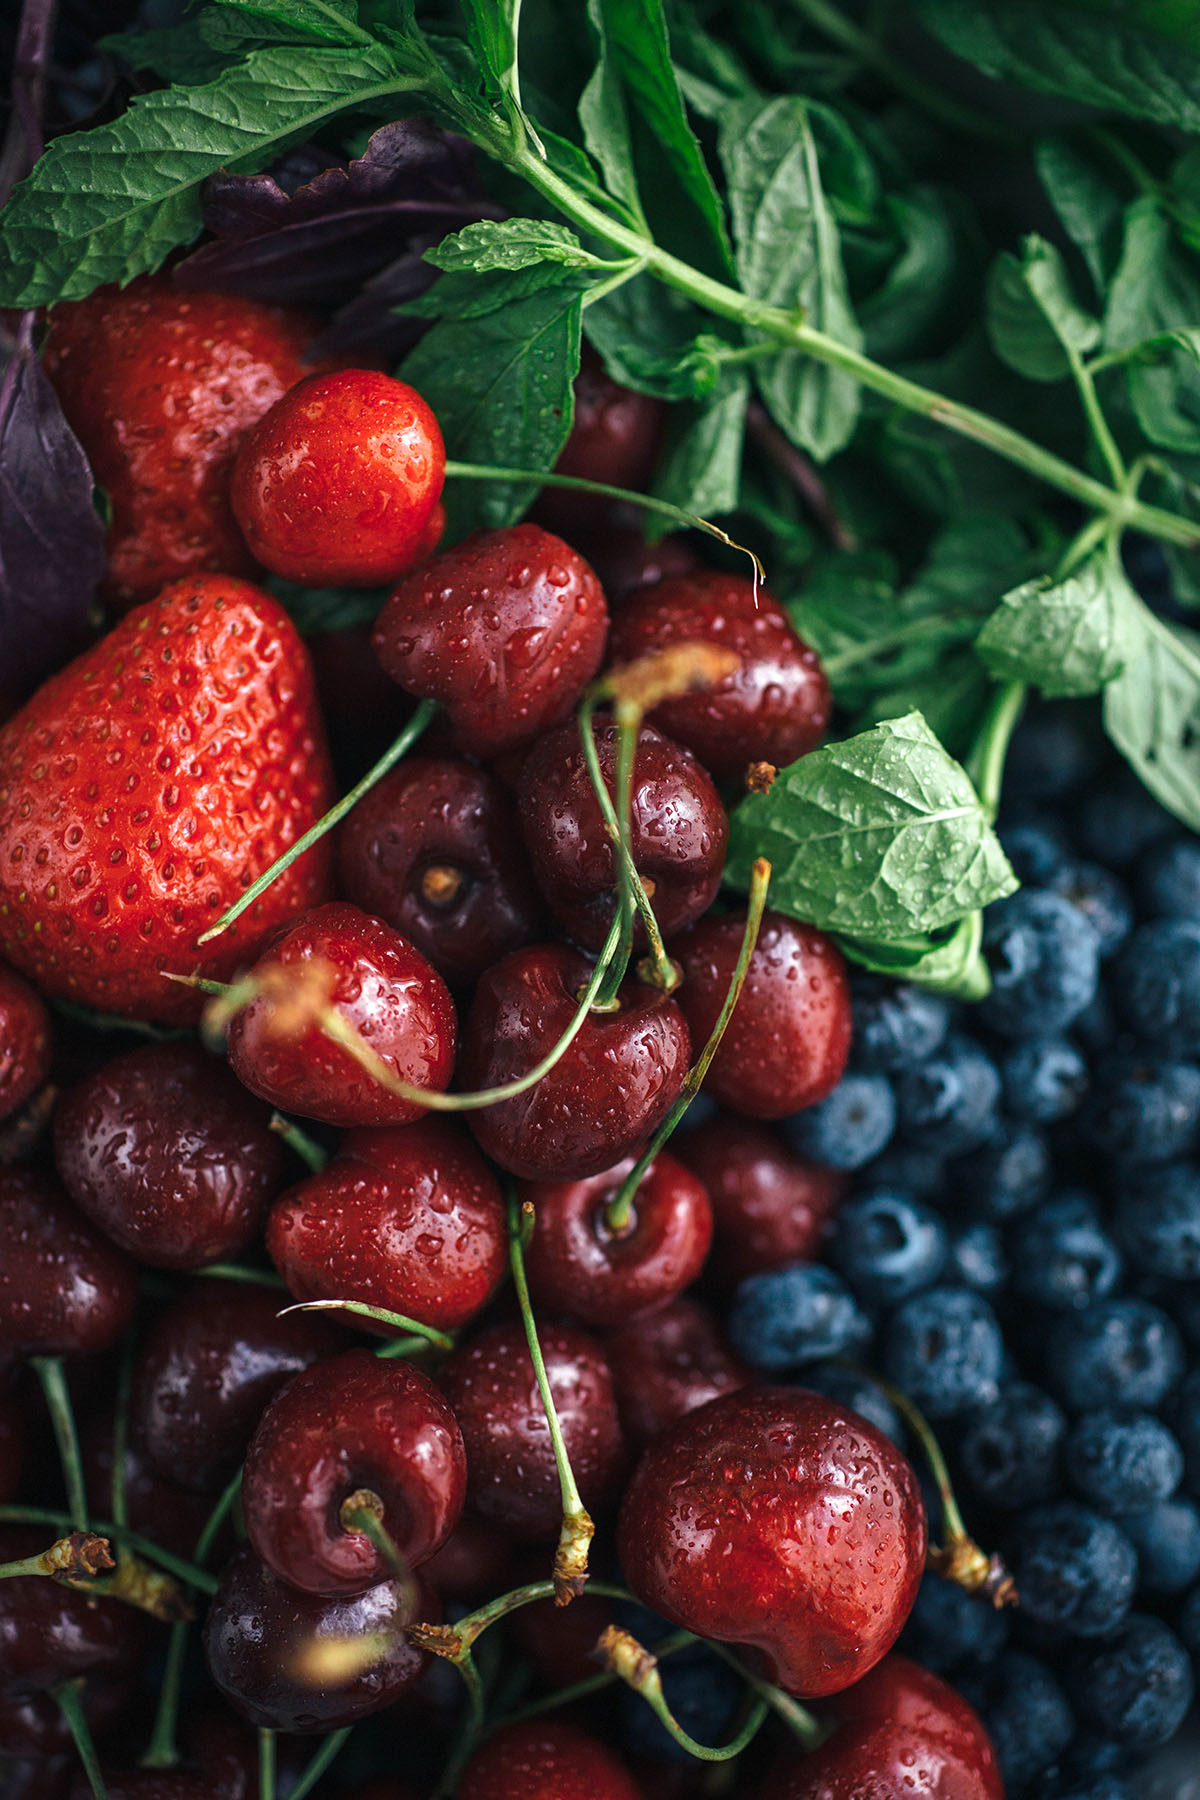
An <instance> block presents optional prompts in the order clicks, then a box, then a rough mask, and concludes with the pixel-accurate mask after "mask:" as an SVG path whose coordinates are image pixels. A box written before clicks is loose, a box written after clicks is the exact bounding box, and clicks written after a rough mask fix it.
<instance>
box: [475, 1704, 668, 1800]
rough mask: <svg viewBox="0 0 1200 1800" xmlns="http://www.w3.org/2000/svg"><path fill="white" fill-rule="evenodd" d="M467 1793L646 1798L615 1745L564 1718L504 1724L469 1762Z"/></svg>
mask: <svg viewBox="0 0 1200 1800" xmlns="http://www.w3.org/2000/svg"><path fill="white" fill-rule="evenodd" d="M462 1792H463V1794H464V1795H469V1796H470V1800H642V1790H641V1789H640V1788H639V1787H638V1786H637V1785H636V1783H635V1782H634V1779H633V1777H632V1775H630V1774H628V1772H627V1771H626V1770H625V1769H624V1767H623V1766H622V1765H621V1764H620V1763H619V1762H618V1761H617V1759H616V1757H615V1756H614V1755H613V1754H612V1752H611V1750H606V1749H605V1747H604V1745H603V1744H602V1743H601V1742H600V1741H599V1739H598V1738H594V1737H592V1736H591V1735H590V1734H589V1733H588V1732H586V1731H580V1729H579V1727H578V1726H577V1725H568V1724H567V1723H566V1722H565V1720H562V1719H529V1720H527V1721H526V1722H525V1723H524V1724H519V1725H505V1726H503V1727H502V1728H501V1729H500V1730H499V1731H497V1732H495V1733H494V1734H493V1735H492V1736H491V1737H490V1738H489V1739H488V1741H487V1743H486V1744H485V1745H484V1746H483V1748H482V1750H477V1751H476V1752H475V1755H474V1756H473V1757H472V1758H471V1760H470V1762H469V1763H468V1764H467V1766H466V1769H465V1770H464V1771H463V1778H462Z"/></svg>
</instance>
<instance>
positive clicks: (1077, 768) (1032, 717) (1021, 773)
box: [1004, 701, 1098, 801]
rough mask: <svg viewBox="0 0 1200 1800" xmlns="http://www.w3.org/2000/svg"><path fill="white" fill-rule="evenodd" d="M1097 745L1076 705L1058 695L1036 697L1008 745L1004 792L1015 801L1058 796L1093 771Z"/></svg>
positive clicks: (1055, 797)
mask: <svg viewBox="0 0 1200 1800" xmlns="http://www.w3.org/2000/svg"><path fill="white" fill-rule="evenodd" d="M1097 748H1098V746H1097V741H1096V736H1095V733H1094V732H1091V731H1089V730H1087V729H1086V727H1085V726H1084V724H1083V721H1082V719H1081V717H1080V708H1078V707H1077V706H1074V705H1064V704H1063V703H1062V702H1061V701H1059V702H1054V701H1050V702H1046V701H1035V702H1033V703H1032V704H1031V705H1030V706H1029V708H1028V710H1027V711H1026V713H1025V717H1024V718H1023V719H1022V720H1021V724H1020V727H1019V729H1018V730H1017V731H1016V732H1014V734H1013V740H1012V743H1011V745H1010V746H1009V751H1008V759H1007V761H1006V763H1005V765H1004V787H1005V792H1006V793H1007V794H1008V795H1009V796H1010V797H1011V798H1013V799H1016V800H1018V801H1027V800H1030V801H1031V800H1057V799H1060V798H1061V797H1062V796H1064V795H1066V794H1070V793H1072V792H1073V791H1074V790H1075V789H1077V788H1080V787H1082V786H1083V784H1084V783H1085V782H1086V781H1088V780H1089V779H1090V778H1091V776H1092V775H1093V774H1094V772H1095V769H1096V761H1097V756H1096V752H1097Z"/></svg>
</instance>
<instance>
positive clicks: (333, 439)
mask: <svg viewBox="0 0 1200 1800" xmlns="http://www.w3.org/2000/svg"><path fill="white" fill-rule="evenodd" d="M445 476H446V451H445V446H444V445H443V443H442V434H441V430H440V428H439V426H438V422H437V420H436V419H435V417H434V415H433V413H432V411H431V410H430V408H429V407H428V406H427V405H426V404H425V402H424V400H422V398H421V396H420V394H418V393H417V391H416V389H415V388H411V387H409V386H408V385H407V383H405V382H403V381H397V380H395V379H394V378H393V377H392V376H390V375H382V374H380V373H378V372H377V371H376V370H374V369H342V370H339V371H337V372H336V373H334V374H326V375H309V376H307V377H306V378H305V379H304V380H303V381H298V382H297V383H296V385H295V387H293V388H292V389H290V391H289V392H288V393H286V394H284V395H283V397H282V398H281V399H280V400H277V401H276V403H275V405H274V406H272V407H271V409H270V411H269V412H268V413H266V414H265V416H264V417H263V418H261V419H259V420H258V422H257V423H256V424H255V425H252V426H251V428H250V430H249V431H248V432H247V433H246V436H245V438H244V439H243V441H242V445H241V448H240V449H239V451H238V454H237V459H236V461H235V462H234V465H233V479H232V482H231V485H230V490H229V497H230V500H231V502H232V505H233V511H234V516H235V518H236V519H237V522H238V524H239V525H240V526H241V529H242V533H243V535H244V537H245V539H246V543H247V544H248V545H249V547H250V552H251V554H252V555H253V556H255V557H257V559H258V561H259V562H260V563H262V564H263V565H264V566H265V567H266V568H268V569H270V570H271V571H272V572H273V573H274V574H276V575H283V576H286V578H287V579H288V580H289V581H298V582H300V584H301V585H302V586H303V587H324V586H329V587H375V586H381V585H382V584H383V583H385V582H388V581H396V580H398V579H399V577H400V576H401V575H403V574H405V573H406V572H407V571H408V570H409V569H411V568H412V567H413V565H414V563H416V562H417V561H419V559H420V558H421V556H422V555H424V554H426V553H427V550H428V549H430V548H432V544H431V543H430V541H429V538H430V521H431V519H432V516H433V510H434V508H435V506H436V505H437V503H438V500H439V498H440V496H441V492H442V483H443V481H444V480H445ZM433 541H434V542H436V538H434V540H433Z"/></svg>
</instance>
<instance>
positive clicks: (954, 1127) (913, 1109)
mask: <svg viewBox="0 0 1200 1800" xmlns="http://www.w3.org/2000/svg"><path fill="white" fill-rule="evenodd" d="M895 1089H896V1109H897V1113H898V1116H899V1121H900V1129H901V1130H902V1131H903V1132H904V1134H905V1136H906V1137H908V1138H911V1139H913V1140H914V1142H916V1143H918V1144H920V1145H921V1147H922V1148H923V1149H924V1150H928V1151H940V1152H941V1153H942V1155H944V1156H959V1155H961V1154H962V1153H963V1152H964V1151H966V1150H973V1149H974V1148H975V1147H976V1145H978V1144H982V1143H986V1141H987V1139H988V1138H989V1137H991V1135H992V1133H993V1132H994V1130H995V1128H996V1108H997V1105H998V1103H999V1099H1000V1076H999V1073H998V1071H997V1069H996V1065H995V1063H994V1062H993V1061H992V1059H991V1057H990V1056H988V1055H987V1053H986V1051H984V1050H981V1049H980V1047H979V1045H978V1044H976V1043H974V1042H973V1041H972V1039H971V1038H969V1037H963V1036H962V1035H961V1034H960V1033H958V1032H952V1033H951V1034H950V1036H949V1037H948V1038H947V1039H946V1041H945V1043H944V1044H943V1045H942V1046H941V1048H940V1049H939V1050H938V1051H936V1052H935V1054H934V1055H933V1056H931V1057H929V1058H928V1059H927V1060H926V1061H925V1062H923V1063H920V1064H918V1065H917V1066H915V1067H913V1068H908V1069H901V1070H899V1071H898V1072H897V1075H896V1079H895Z"/></svg>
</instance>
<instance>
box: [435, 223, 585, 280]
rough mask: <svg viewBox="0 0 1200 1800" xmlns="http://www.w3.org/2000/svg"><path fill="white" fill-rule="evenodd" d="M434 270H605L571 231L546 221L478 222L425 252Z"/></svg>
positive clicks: (465, 227)
mask: <svg viewBox="0 0 1200 1800" xmlns="http://www.w3.org/2000/svg"><path fill="white" fill-rule="evenodd" d="M425 261H426V262H428V263H432V264H433V266H434V268H435V269H526V268H529V267H530V266H531V265H532V264H534V263H540V262H549V263H562V264H563V265H564V267H566V268H568V269H586V268H596V267H604V266H605V265H603V264H602V263H601V261H600V258H599V257H596V256H593V255H592V254H591V252H590V251H588V250H585V249H584V247H583V245H582V244H581V243H580V241H579V239H578V238H577V237H576V236H575V233H574V232H573V231H570V230H569V229H568V228H567V226H565V225H554V224H551V223H550V221H549V220H546V219H504V220H502V221H500V222H499V223H497V222H495V221H494V220H492V219H480V220H479V221H478V222H477V223H476V224H474V225H466V226H464V227H463V229H462V230H461V231H456V232H454V233H453V235H452V236H451V237H446V238H443V239H442V241H441V243H440V244H435V245H434V247H433V249H432V250H427V251H426V252H425Z"/></svg>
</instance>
